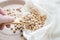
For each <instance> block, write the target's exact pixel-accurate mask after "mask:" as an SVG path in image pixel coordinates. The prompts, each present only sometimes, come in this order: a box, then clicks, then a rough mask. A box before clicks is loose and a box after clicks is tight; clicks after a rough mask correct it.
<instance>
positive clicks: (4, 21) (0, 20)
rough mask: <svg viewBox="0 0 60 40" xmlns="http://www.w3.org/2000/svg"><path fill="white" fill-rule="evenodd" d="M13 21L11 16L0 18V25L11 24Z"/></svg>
mask: <svg viewBox="0 0 60 40" xmlns="http://www.w3.org/2000/svg"><path fill="white" fill-rule="evenodd" d="M13 21H14V17H11V16H3V15H1V16H0V24H1V23H8V22H13Z"/></svg>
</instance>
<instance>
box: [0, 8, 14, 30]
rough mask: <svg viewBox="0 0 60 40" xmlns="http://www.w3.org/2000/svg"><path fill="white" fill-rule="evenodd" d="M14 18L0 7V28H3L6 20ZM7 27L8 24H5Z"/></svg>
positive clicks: (8, 26) (10, 20) (9, 20)
mask: <svg viewBox="0 0 60 40" xmlns="http://www.w3.org/2000/svg"><path fill="white" fill-rule="evenodd" d="M13 21H14V18H13V17H10V16H7V15H6V12H5V11H3V10H2V9H1V8H0V30H2V29H3V28H4V24H5V23H8V22H13ZM6 27H7V28H10V24H7V25H6Z"/></svg>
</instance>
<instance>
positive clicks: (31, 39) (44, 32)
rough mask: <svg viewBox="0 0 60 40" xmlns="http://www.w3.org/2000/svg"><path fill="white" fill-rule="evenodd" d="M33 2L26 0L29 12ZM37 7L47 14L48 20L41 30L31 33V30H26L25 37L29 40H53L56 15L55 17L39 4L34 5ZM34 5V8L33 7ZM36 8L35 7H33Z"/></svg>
mask: <svg viewBox="0 0 60 40" xmlns="http://www.w3.org/2000/svg"><path fill="white" fill-rule="evenodd" d="M32 3H33V2H32V1H31V0H30V1H29V0H26V5H25V7H26V8H27V9H26V10H28V7H29V6H31V5H32ZM33 5H35V6H36V7H37V9H38V10H39V11H41V13H42V14H43V13H46V14H47V20H46V25H45V26H44V27H43V28H40V29H38V30H36V31H33V32H31V31H30V30H24V33H23V34H24V36H25V38H27V40H52V38H51V37H52V33H53V29H54V27H55V15H54V16H53V15H52V14H50V13H49V12H48V11H47V10H45V9H43V8H42V7H40V6H39V5H38V4H34V3H33ZM33 5H32V6H33ZM33 7H34V6H33Z"/></svg>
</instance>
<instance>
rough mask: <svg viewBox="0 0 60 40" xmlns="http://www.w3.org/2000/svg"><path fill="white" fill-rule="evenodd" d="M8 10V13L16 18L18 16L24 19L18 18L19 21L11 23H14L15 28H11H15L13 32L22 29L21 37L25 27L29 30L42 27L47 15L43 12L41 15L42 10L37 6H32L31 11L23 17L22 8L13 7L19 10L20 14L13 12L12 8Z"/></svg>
mask: <svg viewBox="0 0 60 40" xmlns="http://www.w3.org/2000/svg"><path fill="white" fill-rule="evenodd" d="M5 11H6V12H7V15H9V16H12V17H15V19H17V18H22V19H23V20H20V19H19V20H18V22H15V21H16V20H15V21H14V22H12V23H11V24H13V25H14V28H11V30H13V33H16V31H17V30H20V32H21V37H23V29H28V30H32V31H35V30H37V29H40V28H42V27H43V25H44V24H45V21H46V18H47V15H46V14H43V15H40V12H39V10H38V9H37V8H30V9H29V13H28V14H27V15H26V16H24V17H22V13H21V11H23V10H21V8H16V9H13V11H18V12H19V14H15V12H13V11H12V12H11V10H10V9H7V10H5Z"/></svg>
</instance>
